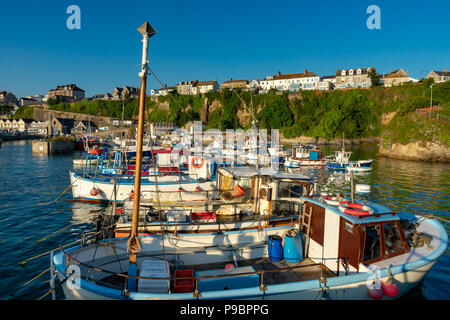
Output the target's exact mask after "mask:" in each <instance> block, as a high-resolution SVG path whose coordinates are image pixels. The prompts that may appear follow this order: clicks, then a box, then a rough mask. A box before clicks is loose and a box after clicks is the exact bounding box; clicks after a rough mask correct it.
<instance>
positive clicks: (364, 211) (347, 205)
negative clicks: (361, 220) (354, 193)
mask: <svg viewBox="0 0 450 320" xmlns="http://www.w3.org/2000/svg"><path fill="white" fill-rule="evenodd" d="M339 210H340V211H341V212H344V213H347V214H351V215H354V216H370V215H372V214H373V212H374V211H373V209H372V208H370V207H368V206H365V205H363V204H359V203H351V202H350V201H341V202H340V203H339Z"/></svg>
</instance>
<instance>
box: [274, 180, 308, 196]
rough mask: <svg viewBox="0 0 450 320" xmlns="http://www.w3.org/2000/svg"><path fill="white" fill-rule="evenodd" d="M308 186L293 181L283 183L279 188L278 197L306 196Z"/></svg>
mask: <svg viewBox="0 0 450 320" xmlns="http://www.w3.org/2000/svg"><path fill="white" fill-rule="evenodd" d="M306 193H307V190H306V186H305V185H302V184H296V183H294V182H291V181H281V182H280V184H279V186H278V197H300V196H302V195H306Z"/></svg>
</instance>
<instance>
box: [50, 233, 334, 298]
mask: <svg viewBox="0 0 450 320" xmlns="http://www.w3.org/2000/svg"><path fill="white" fill-rule="evenodd" d="M128 230H129V228H128ZM96 234H98V232H95V233H93V234H91V235H90V236H93V237H95V236H96ZM87 237H88V235H86V233H83V241H87ZM95 244H96V246H98V245H103V246H114V247H115V245H114V244H113V242H112V241H111V240H108V241H106V242H95ZM266 246H267V241H264V242H263V243H261V244H258V245H253V246H252V248H257V247H260V248H265V247H266ZM205 249H206V248H205ZM211 249H215V250H217V249H219V248H218V247H214V246H213V247H212V248H211ZM224 249H225V250H229V251H231V250H239V249H242V248H233V247H231V246H229V247H226V248H224ZM59 250H60V251H61V252H62V253H63V254H64V256H65V258H66V267H67V268H68V267H69V265H70V263H73V264H76V265H79V266H80V267H83V268H85V269H86V270H87V272H85V274H83V275H81V276H82V278H83V280H87V281H92V282H95V283H102V284H104V285H107V286H110V287H111V286H113V287H116V288H120V289H121V288H123V293H124V294H127V293H129V291H128V289H127V288H128V281H129V279H135V280H166V281H175V280H193V282H194V287H195V290H194V291H193V292H192V294H193V296H194V297H198V296H200V291H199V290H198V288H199V286H198V282H199V280H200V279H213V278H232V277H236V276H251V275H259V289H260V291H263V292H264V291H265V290H266V289H267V287H266V283H265V281H264V278H265V275H266V274H268V273H272V272H284V271H296V270H300V269H305V268H310V267H319V268H321V270H324V271H327V270H328V268H327V267H326V266H325V265H324V264H322V263H309V264H300V265H291V266H287V267H276V268H274V269H269V270H266V269H262V270H255V271H249V272H240V273H232V274H216V275H202V276H198V275H197V276H195V275H194V276H182V277H172V276H170V277H144V276H134V275H129V274H125V273H120V272H114V271H111V270H107V269H103V268H101V267H97V266H93V265H92V264H88V263H85V262H82V261H80V260H78V259H77V258H75V257H73V256H71V255H70V252H66V251H65V250H64V246H63V245H62V243H61V244H60V246H59ZM75 251H77V250H75ZM116 251H117V247H116V249H115V250H114V252H115V255H116V258H117V263H121V261H122V260H124V259H126V260H128V256H127V255H125V257H124V258H123V259H122V260H120V259H119V256H118V255H117V252H116ZM173 254H175V253H173ZM158 255H161V254H160V253H159V254H158ZM80 269H81V268H80ZM66 270H67V269H66ZM91 271H97V272H101V273H106V274H110V275H111V276H116V277H119V278H122V279H123V281H124V285H123V286H119V285H113V284H111V282H105V281H102V280H99V279H94V278H93V277H92V276H90V275H91V274H92V272H91ZM73 274H74V273H72V274H66V275H65V276H67V277H70V276H72V275H73ZM317 280H318V281H320V279H317ZM169 294H171V292H170V291H169Z"/></svg>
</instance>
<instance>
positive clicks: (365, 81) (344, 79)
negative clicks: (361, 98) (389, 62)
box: [336, 67, 375, 89]
mask: <svg viewBox="0 0 450 320" xmlns="http://www.w3.org/2000/svg"><path fill="white" fill-rule="evenodd" d="M372 69H374V70H375V68H373V67H370V68H356V69H343V70H341V69H340V68H338V69H337V71H336V88H337V89H344V88H368V87H370V86H372V82H371V80H370V77H369V72H370V70H372Z"/></svg>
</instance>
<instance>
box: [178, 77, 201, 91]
mask: <svg viewBox="0 0 450 320" xmlns="http://www.w3.org/2000/svg"><path fill="white" fill-rule="evenodd" d="M197 84H198V80H189V81H180V82H178V85H177V92H178V93H179V94H194V89H193V88H194V87H195V86H196V85H197Z"/></svg>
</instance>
